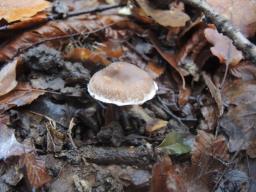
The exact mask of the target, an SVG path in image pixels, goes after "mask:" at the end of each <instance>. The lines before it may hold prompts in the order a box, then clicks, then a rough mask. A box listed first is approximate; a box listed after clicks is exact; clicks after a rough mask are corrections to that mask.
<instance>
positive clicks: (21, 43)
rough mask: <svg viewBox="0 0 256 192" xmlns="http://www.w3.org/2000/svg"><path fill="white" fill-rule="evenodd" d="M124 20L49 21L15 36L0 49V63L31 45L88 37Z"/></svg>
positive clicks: (115, 17)
mask: <svg viewBox="0 0 256 192" xmlns="http://www.w3.org/2000/svg"><path fill="white" fill-rule="evenodd" d="M125 20H126V19H125V18H122V17H118V16H112V15H111V16H108V15H106V16H99V17H97V18H95V17H92V18H90V17H87V16H85V17H79V18H75V17H74V18H69V19H67V20H63V21H61V20H60V21H51V22H48V23H47V24H46V25H43V26H41V27H39V28H37V29H34V30H31V31H28V32H25V33H23V34H22V35H20V36H17V37H16V38H14V39H13V40H11V41H10V42H8V44H6V45H5V46H3V47H1V48H0V61H5V60H6V59H10V58H13V57H14V56H15V55H16V54H17V53H18V51H24V50H25V49H27V48H30V47H31V46H32V45H34V44H37V43H40V42H44V41H45V40H47V39H51V38H53V39H54V38H56V39H60V38H61V37H63V38H64V39H65V37H66V38H67V37H70V36H72V35H75V34H76V35H79V34H83V35H89V34H92V33H96V31H100V29H102V30H104V29H106V28H107V27H109V26H111V25H113V24H116V23H118V22H121V21H125Z"/></svg>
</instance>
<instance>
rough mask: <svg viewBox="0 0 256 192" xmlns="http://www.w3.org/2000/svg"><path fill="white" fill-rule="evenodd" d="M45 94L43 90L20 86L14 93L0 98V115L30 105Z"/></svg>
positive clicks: (25, 85) (24, 85)
mask: <svg viewBox="0 0 256 192" xmlns="http://www.w3.org/2000/svg"><path fill="white" fill-rule="evenodd" d="M44 93H45V92H44V91H42V90H37V89H32V87H30V86H29V85H27V84H18V86H17V87H16V88H15V89H14V90H13V91H11V92H10V93H8V94H6V95H4V96H1V97H0V113H3V112H5V111H6V110H9V109H10V108H13V107H16V106H17V107H19V106H23V105H26V104H30V103H31V102H32V101H34V100H35V99H37V98H38V97H39V96H40V95H43V94H44Z"/></svg>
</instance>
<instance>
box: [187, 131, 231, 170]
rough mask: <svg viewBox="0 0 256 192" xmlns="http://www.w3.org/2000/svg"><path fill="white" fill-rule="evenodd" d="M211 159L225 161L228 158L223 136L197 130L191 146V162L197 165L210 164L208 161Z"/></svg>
mask: <svg viewBox="0 0 256 192" xmlns="http://www.w3.org/2000/svg"><path fill="white" fill-rule="evenodd" d="M212 159H221V160H223V161H227V160H228V159H229V154H228V147H227V144H226V139H225V137H224V136H217V137H214V135H212V134H210V133H207V132H205V131H198V134H197V136H196V138H195V143H194V146H193V148H192V157H191V160H192V164H194V165H196V166H198V167H200V166H201V167H202V168H203V167H205V166H206V167H207V166H209V167H210V166H211V165H208V163H209V162H210V161H211V160H212Z"/></svg>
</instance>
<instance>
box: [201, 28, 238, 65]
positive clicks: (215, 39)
mask: <svg viewBox="0 0 256 192" xmlns="http://www.w3.org/2000/svg"><path fill="white" fill-rule="evenodd" d="M204 35H205V37H206V39H207V40H208V41H209V42H210V43H212V44H213V45H214V46H213V47H211V52H212V54H213V55H215V56H216V57H218V58H219V60H220V62H221V63H226V64H230V65H232V66H234V65H237V64H238V63H239V62H240V61H241V60H242V59H243V54H242V52H241V51H238V50H237V49H236V47H235V46H234V45H233V43H232V40H230V39H229V38H228V37H226V36H224V35H222V34H220V33H219V32H218V31H217V30H216V29H212V28H206V29H205V30H204Z"/></svg>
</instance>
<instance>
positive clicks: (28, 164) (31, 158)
mask: <svg viewBox="0 0 256 192" xmlns="http://www.w3.org/2000/svg"><path fill="white" fill-rule="evenodd" d="M20 164H21V165H22V166H24V167H25V176H26V180H27V181H28V183H29V184H30V186H31V187H32V188H36V189H37V188H39V187H41V186H43V185H44V184H46V183H48V182H50V181H51V176H50V175H49V174H48V173H47V171H46V168H45V162H44V161H42V160H41V159H39V158H37V157H36V156H35V155H34V154H32V153H27V154H25V155H24V157H23V158H22V159H21V162H20Z"/></svg>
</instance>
